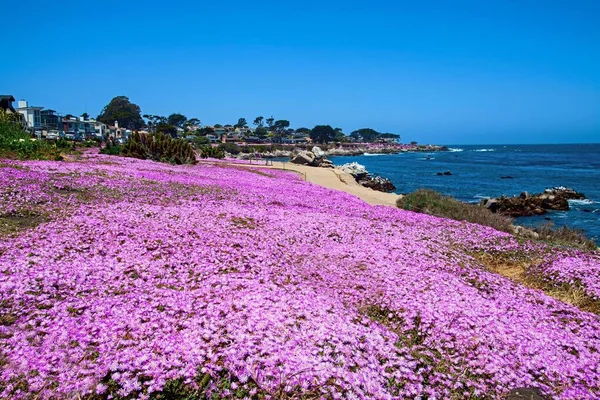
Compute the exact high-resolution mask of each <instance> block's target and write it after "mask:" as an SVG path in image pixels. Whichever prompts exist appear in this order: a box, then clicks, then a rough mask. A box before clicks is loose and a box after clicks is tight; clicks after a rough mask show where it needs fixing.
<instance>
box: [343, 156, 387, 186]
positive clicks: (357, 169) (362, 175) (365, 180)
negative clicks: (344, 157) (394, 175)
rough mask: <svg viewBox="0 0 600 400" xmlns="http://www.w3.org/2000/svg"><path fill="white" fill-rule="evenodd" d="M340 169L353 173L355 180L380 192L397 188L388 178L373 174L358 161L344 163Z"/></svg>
mask: <svg viewBox="0 0 600 400" xmlns="http://www.w3.org/2000/svg"><path fill="white" fill-rule="evenodd" d="M340 169H341V170H342V171H343V172H345V173H347V174H350V175H352V177H353V178H354V180H355V181H356V182H357V183H358V184H359V185H361V186H364V187H367V188H369V189H373V190H377V191H380V192H385V193H391V192H393V191H394V190H396V186H394V184H393V183H392V182H391V181H390V180H389V179H387V178H382V177H381V176H371V174H369V172H368V171H367V169H366V168H365V166H364V165H361V164H359V163H357V162H353V163H348V164H344V165H342V166H341V167H340Z"/></svg>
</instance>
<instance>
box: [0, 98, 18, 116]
mask: <svg viewBox="0 0 600 400" xmlns="http://www.w3.org/2000/svg"><path fill="white" fill-rule="evenodd" d="M14 101H15V98H14V97H12V96H11V95H9V94H0V110H2V111H4V112H6V113H11V114H12V113H15V112H16V111H15V108H14V107H13V105H12V103H13V102H14Z"/></svg>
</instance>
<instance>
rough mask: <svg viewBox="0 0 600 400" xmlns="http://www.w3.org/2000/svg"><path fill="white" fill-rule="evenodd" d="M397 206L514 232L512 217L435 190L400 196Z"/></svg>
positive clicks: (424, 190)
mask: <svg viewBox="0 0 600 400" xmlns="http://www.w3.org/2000/svg"><path fill="white" fill-rule="evenodd" d="M396 206H398V207H399V208H402V209H404V210H410V211H415V212H419V213H424V214H429V215H435V216H437V217H443V218H450V219H454V220H457V221H467V222H472V223H474V224H479V225H485V226H490V227H492V228H494V229H497V230H499V231H502V232H508V233H512V232H513V227H512V220H511V219H510V218H508V217H505V216H502V215H499V214H494V213H492V212H491V211H489V210H488V209H485V208H483V207H479V206H477V205H475V204H467V203H462V202H460V201H458V200H456V199H454V198H452V197H449V196H443V195H441V194H440V193H438V192H436V191H434V190H428V189H419V190H417V191H416V192H413V193H411V194H408V195H406V196H402V197H399V198H398V200H397V201H396Z"/></svg>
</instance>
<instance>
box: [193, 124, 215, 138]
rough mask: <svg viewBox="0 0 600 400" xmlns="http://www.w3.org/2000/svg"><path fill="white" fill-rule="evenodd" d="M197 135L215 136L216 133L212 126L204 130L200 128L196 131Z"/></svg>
mask: <svg viewBox="0 0 600 400" xmlns="http://www.w3.org/2000/svg"><path fill="white" fill-rule="evenodd" d="M196 133H197V134H198V135H200V136H206V135H213V134H214V133H215V129H214V128H211V127H210V126H205V127H204V128H200V129H198V130H197V131H196Z"/></svg>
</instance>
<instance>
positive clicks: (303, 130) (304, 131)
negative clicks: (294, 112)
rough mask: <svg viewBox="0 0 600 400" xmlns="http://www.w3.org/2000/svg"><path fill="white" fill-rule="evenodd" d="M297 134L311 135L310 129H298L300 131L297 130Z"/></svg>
mask: <svg viewBox="0 0 600 400" xmlns="http://www.w3.org/2000/svg"><path fill="white" fill-rule="evenodd" d="M296 133H306V134H310V129H308V128H298V129H296Z"/></svg>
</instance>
